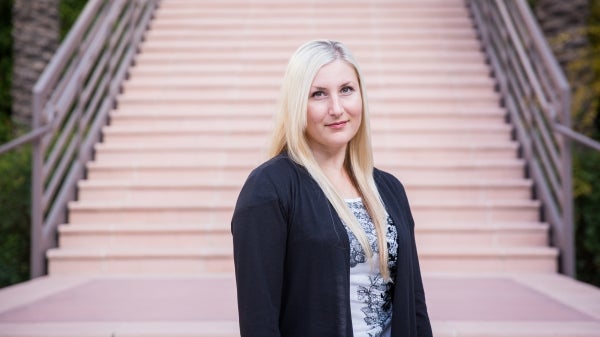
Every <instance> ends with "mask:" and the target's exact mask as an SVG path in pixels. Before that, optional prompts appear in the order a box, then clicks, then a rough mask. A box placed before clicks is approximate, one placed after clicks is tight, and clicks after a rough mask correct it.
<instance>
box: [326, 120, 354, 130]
mask: <svg viewBox="0 0 600 337" xmlns="http://www.w3.org/2000/svg"><path fill="white" fill-rule="evenodd" d="M346 123H348V121H341V122H335V123H331V124H326V125H325V126H327V127H329V128H332V129H341V128H343V127H344V126H345V125H346Z"/></svg>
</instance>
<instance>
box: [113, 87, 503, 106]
mask: <svg viewBox="0 0 600 337" xmlns="http://www.w3.org/2000/svg"><path fill="white" fill-rule="evenodd" d="M369 98H370V99H372V100H374V101H376V102H380V103H381V102H386V103H388V104H393V103H394V102H403V103H404V104H406V103H412V102H439V103H458V102H461V103H467V104H468V103H474V104H476V103H479V104H481V103H488V104H489V103H494V102H495V103H496V104H497V103H498V102H499V96H498V94H497V93H496V92H494V91H491V90H489V88H482V89H458V88H454V89H450V88H449V89H446V90H442V89H427V90H425V89H421V90H418V89H410V90H409V89H407V90H402V91H398V90H378V91H376V92H374V93H373V94H370V95H369ZM273 99H274V98H273V97H272V91H268V90H259V89H254V90H250V89H248V90H244V89H241V88H235V87H232V88H229V89H228V90H218V89H210V90H208V89H207V90H203V91H200V92H199V91H197V90H193V89H185V90H184V89H181V90H166V91H163V90H160V89H147V90H144V91H141V92H135V93H133V92H132V93H129V94H127V95H125V96H122V97H121V98H120V99H119V102H126V101H144V102H146V103H148V102H156V103H169V104H170V103H173V104H175V105H176V104H181V103H182V102H186V103H188V104H189V103H197V104H201V103H204V102H208V103H210V102H246V103H248V104H255V103H258V104H265V103H272V102H274V101H273Z"/></svg>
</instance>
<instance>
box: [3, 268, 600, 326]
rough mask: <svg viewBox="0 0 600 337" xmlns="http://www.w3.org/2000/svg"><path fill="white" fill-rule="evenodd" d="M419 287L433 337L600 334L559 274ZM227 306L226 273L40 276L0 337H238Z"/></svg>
mask: <svg viewBox="0 0 600 337" xmlns="http://www.w3.org/2000/svg"><path fill="white" fill-rule="evenodd" d="M424 283H425V289H427V298H428V302H429V303H428V305H429V313H430V316H431V319H432V324H433V332H434V336H436V337H483V336H486V337H518V336H553V337H598V336H600V291H598V289H596V288H594V287H592V286H589V285H586V284H583V283H580V282H576V281H573V280H572V279H569V278H567V277H564V276H560V275H554V274H537V275H536V274H524V275H516V274H489V275H481V274H478V275H460V276H458V275H450V274H428V275H424ZM235 301H236V300H235V280H234V278H233V277H232V276H231V275H230V274H224V275H216V274H215V275H211V276H192V275H190V276H189V277H184V276H179V277H173V278H168V277H164V276H160V277H158V276H157V277H144V278H140V277H132V276H113V277H91V278H86V277H83V278H82V277H66V276H52V277H44V278H40V279H36V280H33V281H30V282H27V283H24V284H20V285H16V286H13V287H9V288H7V289H5V290H3V291H2V292H0V336H2V337H24V336H28V337H49V336H78V337H100V336H103V337H139V336H152V337H162V336H164V337H192V336H194V337H237V336H239V332H238V326H237V317H236V302H235ZM207 304H208V305H207Z"/></svg>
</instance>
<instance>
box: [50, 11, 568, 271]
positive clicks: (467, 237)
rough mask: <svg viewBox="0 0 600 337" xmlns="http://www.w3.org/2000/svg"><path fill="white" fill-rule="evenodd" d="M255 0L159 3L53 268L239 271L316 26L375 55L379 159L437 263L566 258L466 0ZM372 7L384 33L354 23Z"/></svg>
mask: <svg viewBox="0 0 600 337" xmlns="http://www.w3.org/2000/svg"><path fill="white" fill-rule="evenodd" d="M244 6H248V5H247V4H243V3H241V2H236V1H233V2H225V3H223V4H210V5H208V4H203V3H202V4H201V3H200V2H199V3H198V4H195V3H193V2H190V1H176V0H172V1H164V2H163V3H161V8H160V9H159V10H158V12H157V13H156V19H155V20H154V21H153V23H152V28H151V30H150V31H149V32H148V34H147V37H146V42H145V43H144V44H143V46H142V48H141V53H140V54H139V56H138V57H137V59H136V66H135V67H134V68H133V69H132V70H131V76H130V80H129V81H127V82H126V83H125V84H124V86H123V94H122V96H121V97H120V99H119V102H118V108H117V109H116V110H114V111H113V112H112V114H111V120H110V125H109V126H107V127H105V128H104V137H103V142H102V143H101V144H97V145H96V147H95V149H96V153H95V160H94V162H92V163H89V165H88V179H87V180H85V181H82V182H80V184H79V194H78V195H79V198H78V200H77V201H76V202H73V203H71V204H70V207H69V223H68V224H65V225H63V226H61V228H60V248H59V249H56V250H51V251H50V252H49V253H48V258H49V266H50V271H51V273H53V274H54V273H56V274H80V273H81V274H94V273H107V272H108V273H118V274H120V273H127V267H126V266H127V264H128V263H131V264H134V265H136V268H132V269H131V270H130V272H131V273H133V274H137V273H141V274H160V273H163V272H169V273H182V274H190V273H191V274H193V273H200V274H205V273H211V272H222V271H229V272H230V271H231V270H232V263H231V242H230V239H231V238H230V235H229V233H228V223H229V219H230V217H231V212H232V209H233V206H234V202H235V198H236V196H237V193H238V191H239V188H240V186H241V184H242V183H243V181H244V179H245V177H246V176H247V175H248V173H249V172H250V170H251V169H252V168H253V167H254V166H256V165H258V164H259V163H260V162H261V161H263V160H265V159H266V157H265V149H266V147H267V140H268V135H269V132H270V130H271V128H272V125H273V122H272V116H273V114H274V109H275V106H276V101H277V93H278V90H279V84H280V79H281V76H282V74H283V70H284V68H285V63H286V62H287V58H288V57H289V55H290V54H291V53H292V52H293V50H294V49H295V48H297V46H298V45H299V44H300V43H302V42H303V41H305V40H308V39H311V38H314V37H315V36H328V37H331V38H334V39H340V40H342V41H344V42H345V43H346V44H347V45H349V46H350V47H351V48H352V49H353V51H354V52H355V54H356V56H357V58H358V59H359V61H360V63H361V65H362V67H363V71H364V73H365V81H366V84H367V87H368V89H369V99H370V103H371V104H370V105H371V113H372V130H373V144H374V148H375V158H376V164H377V166H378V167H380V168H382V169H385V170H388V171H390V172H392V173H393V174H395V175H396V176H397V177H399V178H400V179H401V180H402V181H403V182H404V183H405V185H406V188H407V191H408V193H409V196H410V199H411V203H412V207H413V211H414V216H415V220H416V222H417V235H418V242H419V247H420V252H421V256H422V257H421V258H422V260H423V266H424V270H425V271H427V272H445V271H449V270H455V271H459V270H462V271H467V272H468V271H484V272H489V271H510V270H516V271H528V272H554V271H555V270H556V256H557V252H556V250H554V249H553V248H550V247H548V232H547V231H548V227H547V225H545V224H544V223H542V222H540V219H539V207H540V204H539V202H537V201H535V200H532V199H531V190H532V183H531V181H529V180H527V179H525V178H523V177H524V172H525V166H524V163H523V161H522V160H520V159H518V157H517V154H518V147H519V146H518V144H517V143H516V142H514V141H513V140H512V138H511V127H510V125H508V124H506V123H505V114H506V112H505V111H504V110H503V109H502V108H500V107H499V97H498V95H497V93H496V92H495V91H494V85H495V84H494V81H493V79H492V78H491V77H490V76H489V74H490V69H489V68H488V66H487V65H486V64H485V59H484V55H483V54H482V52H481V50H480V45H479V42H478V41H477V39H476V34H475V32H474V30H473V28H472V24H471V21H470V19H469V18H468V16H467V13H466V9H465V8H464V6H463V5H462V4H461V3H460V1H456V2H444V1H426V2H423V3H419V2H413V1H408V2H404V3H402V4H400V3H398V4H394V3H391V2H390V3H386V4H381V5H377V6H370V7H368V8H367V9H365V8H363V7H362V6H363V5H361V4H359V3H356V4H351V5H348V6H343V9H340V8H338V6H339V4H338V3H331V4H324V5H323V6H324V8H330V9H332V10H333V9H335V11H336V12H337V13H338V14H339V15H336V16H335V17H331V16H330V15H327V14H324V13H322V12H320V11H314V10H313V9H311V7H310V5H303V4H291V3H279V2H273V1H271V2H265V3H264V4H263V5H260V4H256V5H255V6H253V8H252V16H248V11H247V10H246V9H244ZM267 8H268V9H267ZM365 11H366V12H365ZM365 13H369V14H368V15H369V16H370V17H372V18H373V21H372V22H371V23H370V24H369V25H371V27H372V29H374V30H373V31H372V32H369V31H368V30H364V29H359V28H358V27H356V26H355V25H352V24H350V23H352V22H354V21H353V20H356V19H358V18H361V17H363V16H364V15H365ZM302 15H308V16H309V17H310V20H308V21H307V19H306V18H303V17H302ZM307 22H314V24H312V25H311V24H308V26H307ZM273 27H277V29H273ZM423 27H427V28H423ZM284 32H285V33H284ZM373 32H376V35H373V34H374V33H373ZM236 41H237V42H236ZM206 261H209V262H208V263H207V262H206ZM170 264H172V265H176V266H177V267H169V265H170ZM457 266H460V268H458V269H457ZM186 268H188V269H186Z"/></svg>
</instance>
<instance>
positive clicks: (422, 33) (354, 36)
mask: <svg viewBox="0 0 600 337" xmlns="http://www.w3.org/2000/svg"><path fill="white" fill-rule="evenodd" d="M203 12H204V10H203ZM206 13H208V11H207V12H206ZM377 35H378V38H379V39H382V40H384V39H385V40H392V41H393V40H406V39H409V40H410V39H412V40H414V39H418V38H422V37H437V38H439V37H446V38H451V39H454V38H458V39H467V38H471V39H475V38H476V34H475V32H474V31H473V29H472V28H439V27H438V28H428V27H418V28H415V27H413V28H396V27H389V28H388V29H385V30H380V31H378V32H377ZM243 36H244V37H245V38H247V40H246V41H247V42H249V43H248V44H247V45H248V46H252V45H254V42H255V41H260V40H269V41H282V40H283V41H285V40H286V39H289V38H294V39H305V40H309V39H310V38H311V37H310V33H307V32H306V31H304V30H288V31H281V30H277V29H261V28H259V27H248V28H247V29H246V30H245V31H244V35H243ZM372 36H373V33H372V32H371V31H368V30H365V29H362V28H361V27H357V28H354V27H346V30H344V31H343V32H338V33H337V34H335V35H331V37H330V38H331V39H333V40H338V41H344V43H346V41H350V42H353V41H355V40H359V39H360V40H364V39H367V38H371V37H372ZM145 37H146V42H145V43H148V44H150V43H154V42H155V41H164V40H169V41H176V40H188V41H189V40H195V41H200V40H201V41H223V40H228V41H235V40H236V39H240V31H239V30H238V29H226V28H223V29H219V30H210V31H209V30H198V29H193V28H192V29H177V30H150V31H148V32H146V35H145ZM283 41H282V42H283Z"/></svg>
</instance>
